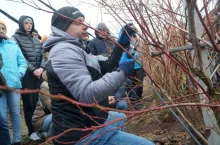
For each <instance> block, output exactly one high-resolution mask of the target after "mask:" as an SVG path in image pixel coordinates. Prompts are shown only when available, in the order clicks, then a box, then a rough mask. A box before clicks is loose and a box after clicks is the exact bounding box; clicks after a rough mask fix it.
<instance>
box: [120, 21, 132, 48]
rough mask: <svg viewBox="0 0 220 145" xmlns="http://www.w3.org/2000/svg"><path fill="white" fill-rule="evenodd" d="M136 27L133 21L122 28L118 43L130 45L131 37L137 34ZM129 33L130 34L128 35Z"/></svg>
mask: <svg viewBox="0 0 220 145" xmlns="http://www.w3.org/2000/svg"><path fill="white" fill-rule="evenodd" d="M135 32H136V28H135V27H134V26H133V24H132V23H130V24H127V25H125V26H124V27H122V28H121V30H120V32H119V35H118V43H119V44H121V45H124V46H129V45H130V41H131V40H130V37H129V36H132V35H133V34H135ZM128 35H129V36H128Z"/></svg>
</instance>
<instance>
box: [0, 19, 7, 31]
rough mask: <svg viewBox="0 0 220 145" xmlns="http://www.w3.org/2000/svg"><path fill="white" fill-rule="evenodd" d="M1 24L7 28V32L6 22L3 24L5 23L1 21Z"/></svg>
mask: <svg viewBox="0 0 220 145" xmlns="http://www.w3.org/2000/svg"><path fill="white" fill-rule="evenodd" d="M0 24H2V25H4V26H5V28H6V31H7V26H6V24H5V22H3V21H1V20H0Z"/></svg>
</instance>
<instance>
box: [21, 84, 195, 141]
mask: <svg viewBox="0 0 220 145" xmlns="http://www.w3.org/2000/svg"><path fill="white" fill-rule="evenodd" d="M143 95H144V97H145V100H146V101H145V105H146V107H151V106H152V105H154V104H155V103H156V101H155V100H156V99H155V98H153V97H155V96H154V95H153V93H152V92H151V91H150V90H149V88H148V87H146V86H145V87H144V94H143ZM21 116H22V145H38V144H39V143H40V142H33V141H31V140H29V139H28V137H27V134H28V131H27V127H26V125H25V121H24V114H23V109H22V108H21ZM170 116H171V115H170V114H169V112H168V111H167V112H166V111H158V112H150V113H147V114H146V115H142V116H140V117H138V119H135V120H132V119H129V120H128V124H127V126H126V131H127V132H130V133H134V134H136V135H139V136H142V137H144V138H147V139H150V140H159V141H160V142H161V145H162V144H164V145H194V143H192V141H191V138H190V137H189V135H188V134H187V133H186V132H185V131H184V130H183V129H182V127H181V126H180V124H179V123H178V122H177V121H176V120H175V119H174V118H173V117H170ZM158 145H159V144H158Z"/></svg>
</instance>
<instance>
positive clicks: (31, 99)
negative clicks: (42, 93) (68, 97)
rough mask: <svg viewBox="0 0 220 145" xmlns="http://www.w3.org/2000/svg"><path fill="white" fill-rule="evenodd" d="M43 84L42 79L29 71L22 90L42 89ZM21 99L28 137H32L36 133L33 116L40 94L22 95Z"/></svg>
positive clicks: (23, 81)
mask: <svg viewBox="0 0 220 145" xmlns="http://www.w3.org/2000/svg"><path fill="white" fill-rule="evenodd" d="M41 83H42V79H38V78H36V77H35V76H34V75H33V73H32V72H30V71H28V70H27V72H26V74H25V76H24V78H23V80H22V89H28V90H36V89H39V88H40V84H41ZM21 98H22V101H23V109H24V118H25V122H26V125H27V127H28V131H29V134H28V135H31V134H32V133H33V132H35V129H34V127H33V126H32V116H33V113H34V110H35V108H36V105H37V102H38V98H39V97H38V93H28V94H21Z"/></svg>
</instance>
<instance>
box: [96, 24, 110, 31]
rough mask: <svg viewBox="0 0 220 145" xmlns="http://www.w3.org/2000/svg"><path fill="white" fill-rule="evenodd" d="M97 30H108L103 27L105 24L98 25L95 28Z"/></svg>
mask: <svg viewBox="0 0 220 145" xmlns="http://www.w3.org/2000/svg"><path fill="white" fill-rule="evenodd" d="M96 29H97V30H104V29H108V27H107V26H106V25H105V23H99V24H98V25H97V27H96Z"/></svg>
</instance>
